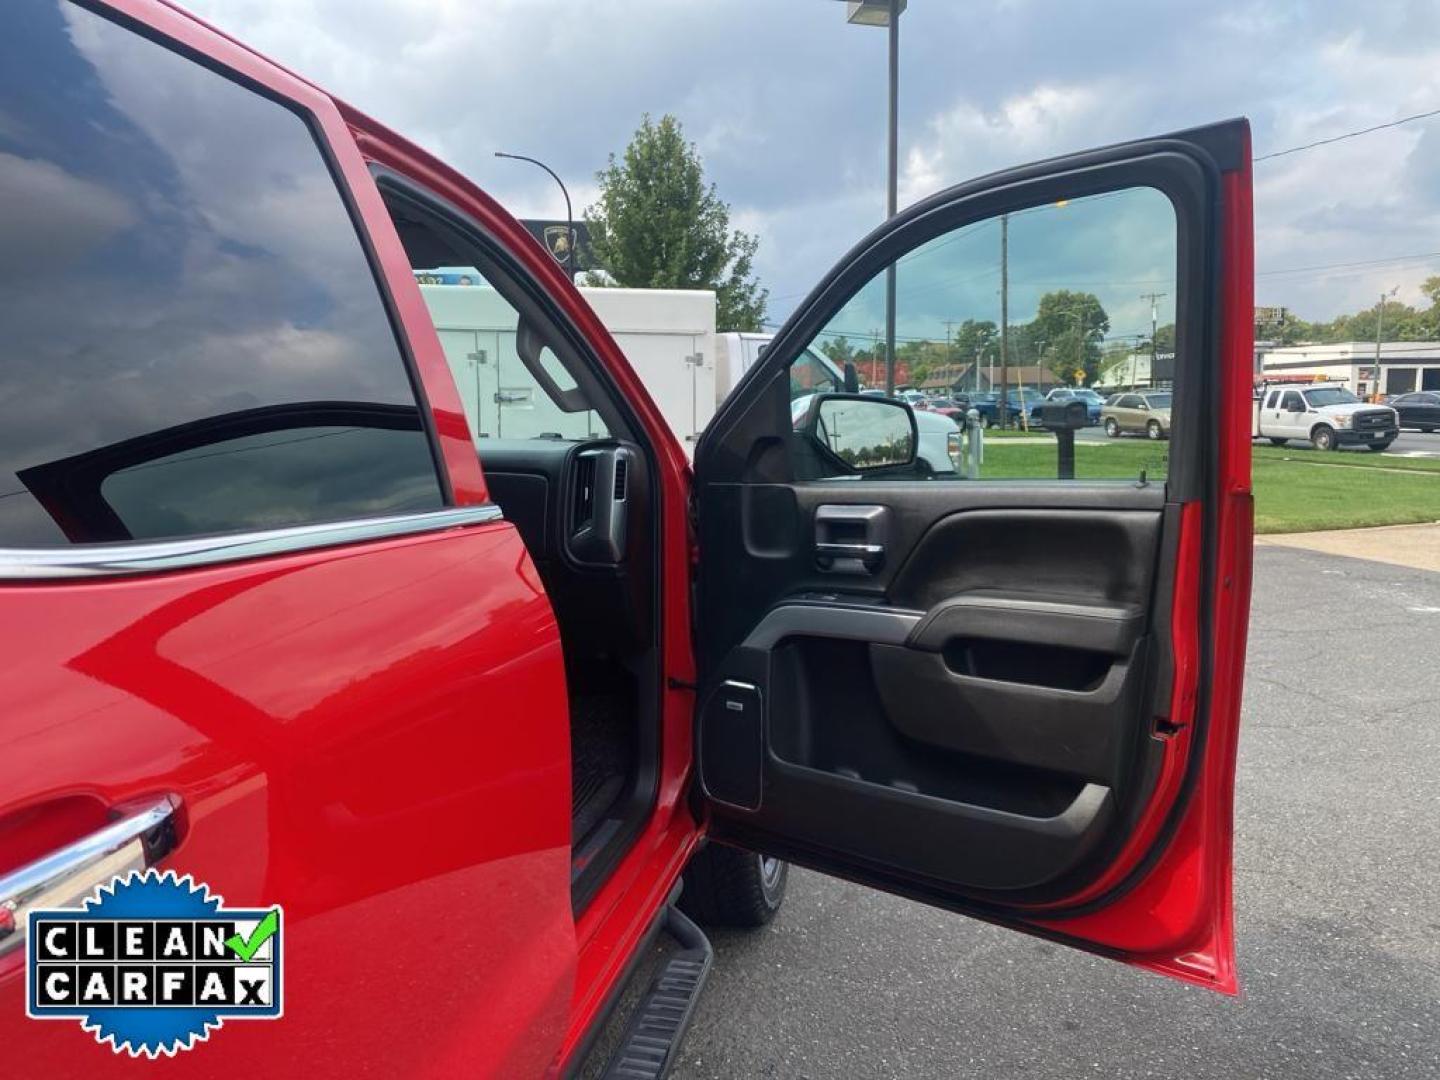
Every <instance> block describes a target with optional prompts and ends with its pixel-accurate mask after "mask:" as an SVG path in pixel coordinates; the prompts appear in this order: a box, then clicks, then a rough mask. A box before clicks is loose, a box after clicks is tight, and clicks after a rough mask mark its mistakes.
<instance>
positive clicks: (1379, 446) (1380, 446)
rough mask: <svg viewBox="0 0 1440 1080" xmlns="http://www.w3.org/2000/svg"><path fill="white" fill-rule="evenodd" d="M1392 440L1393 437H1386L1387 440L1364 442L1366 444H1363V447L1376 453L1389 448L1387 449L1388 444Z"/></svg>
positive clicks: (1388, 447)
mask: <svg viewBox="0 0 1440 1080" xmlns="http://www.w3.org/2000/svg"><path fill="white" fill-rule="evenodd" d="M1394 441H1395V440H1394V439H1387V440H1385V442H1372V443H1366V444H1365V449H1366V450H1369V451H1370V452H1371V453H1372V454H1378V453H1380V452H1381V451H1382V450H1389V449H1390V444H1391V443H1393V442H1394Z"/></svg>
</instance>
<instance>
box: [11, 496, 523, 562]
mask: <svg viewBox="0 0 1440 1080" xmlns="http://www.w3.org/2000/svg"><path fill="white" fill-rule="evenodd" d="M503 516H504V515H503V514H501V512H500V507H498V506H496V505H495V504H494V503H484V504H482V505H478V506H449V507H446V508H444V509H443V510H429V511H426V512H425V513H421V514H395V515H390V516H386V517H374V518H352V519H351V520H349V521H327V522H320V523H318V524H314V525H293V526H287V527H285V528H280V529H260V530H255V531H252V532H242V533H226V534H224V535H219V536H186V537H180V538H177V539H174V540H147V541H144V542H134V543H132V542H125V543H118V544H79V545H76V546H74V547H65V548H0V581H53V580H60V579H66V578H90V577H116V576H120V575H130V574H158V573H165V572H167V571H173V570H189V569H192V568H194V567H197V566H215V565H217V564H220V563H228V562H236V561H239V560H241V559H259V558H265V557H266V556H270V555H289V554H292V553H294V552H298V551H311V550H314V549H316V548H325V547H334V546H335V545H337V544H358V543H363V542H365V541H369V540H386V539H390V538H392V537H396V536H412V535H414V534H416V533H427V532H435V531H437V530H439V529H452V528H455V527H457V526H462V525H479V524H483V523H485V522H489V521H499V520H501V518H502V517H503Z"/></svg>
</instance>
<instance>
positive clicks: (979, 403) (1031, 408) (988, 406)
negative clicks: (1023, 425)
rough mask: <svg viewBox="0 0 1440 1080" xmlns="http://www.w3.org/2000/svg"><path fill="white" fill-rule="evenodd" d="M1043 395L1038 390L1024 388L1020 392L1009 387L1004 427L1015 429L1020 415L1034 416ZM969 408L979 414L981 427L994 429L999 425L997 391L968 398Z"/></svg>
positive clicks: (998, 396)
mask: <svg viewBox="0 0 1440 1080" xmlns="http://www.w3.org/2000/svg"><path fill="white" fill-rule="evenodd" d="M1044 400H1045V395H1044V394H1042V393H1040V391H1039V390H1035V389H1032V388H1030V387H1026V388H1025V389H1024V390H1021V389H1020V388H1019V387H1011V388H1010V391H1009V393H1008V394H1007V395H1006V398H1005V408H1006V416H1007V420H1006V424H1005V426H1006V427H1015V426H1017V425H1018V424H1019V417H1020V414H1021V413H1022V412H1023V413H1026V414H1034V413H1035V410H1037V409H1038V408H1039V407H1040V405H1041V404H1042V403H1043V402H1044ZM970 407H971V408H972V409H974V410H975V411H976V412H978V413H979V414H980V426H981V427H985V428H988V427H995V426H998V425H999V424H1000V392H999V391H998V390H990V391H984V392H982V393H979V394H972V395H971V396H970Z"/></svg>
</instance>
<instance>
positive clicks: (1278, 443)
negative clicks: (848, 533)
mask: <svg viewBox="0 0 1440 1080" xmlns="http://www.w3.org/2000/svg"><path fill="white" fill-rule="evenodd" d="M1289 441H1290V440H1289V439H1277V438H1275V437H1274V436H1271V438H1270V445H1271V446H1284V445H1285V444H1286V443H1288V442H1289Z"/></svg>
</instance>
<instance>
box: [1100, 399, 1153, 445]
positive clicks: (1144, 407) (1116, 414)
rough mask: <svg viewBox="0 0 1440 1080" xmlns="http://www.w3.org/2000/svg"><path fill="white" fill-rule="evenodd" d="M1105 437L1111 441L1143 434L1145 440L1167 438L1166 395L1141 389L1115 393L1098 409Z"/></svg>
mask: <svg viewBox="0 0 1440 1080" xmlns="http://www.w3.org/2000/svg"><path fill="white" fill-rule="evenodd" d="M1100 418H1101V423H1102V424H1104V426H1105V434H1106V435H1108V436H1110V438H1112V439H1118V438H1119V437H1120V436H1121V435H1144V436H1145V437H1146V438H1149V439H1168V438H1169V437H1170V392H1169V391H1168V390H1143V391H1138V392H1135V393H1130V394H1116V395H1114V396H1113V397H1112V398H1111V399H1110V400H1109V401H1107V402H1105V404H1104V405H1102V406H1101V408H1100Z"/></svg>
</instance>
